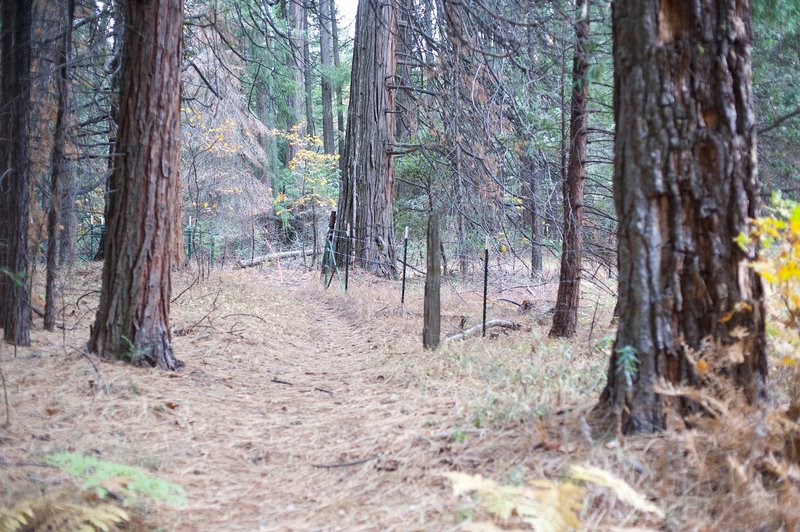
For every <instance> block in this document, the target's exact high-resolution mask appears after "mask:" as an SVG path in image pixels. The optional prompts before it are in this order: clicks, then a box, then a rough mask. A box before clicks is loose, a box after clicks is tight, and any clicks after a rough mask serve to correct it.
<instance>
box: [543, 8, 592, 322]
mask: <svg viewBox="0 0 800 532" xmlns="http://www.w3.org/2000/svg"><path fill="white" fill-rule="evenodd" d="M575 7H576V8H577V20H576V22H575V51H574V56H573V60H572V100H571V102H570V118H569V139H570V141H569V166H568V167H567V176H566V180H565V181H564V182H563V184H562V187H563V197H564V229H563V234H564V237H563V239H562V241H561V242H562V243H561V272H560V275H559V281H558V297H557V299H556V309H555V313H554V314H553V326H552V327H551V328H550V336H551V337H558V338H571V337H573V336H575V332H576V330H577V327H578V306H579V304H580V298H581V292H580V288H581V259H582V255H583V249H582V248H583V187H584V183H585V181H586V167H585V159H586V133H587V131H586V130H587V127H588V124H589V115H588V112H587V102H588V100H589V80H588V79H587V76H586V74H587V72H588V71H589V51H588V48H587V47H588V44H589V0H578V1H577V2H576V4H575Z"/></svg>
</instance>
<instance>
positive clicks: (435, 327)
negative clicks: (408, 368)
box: [422, 214, 442, 349]
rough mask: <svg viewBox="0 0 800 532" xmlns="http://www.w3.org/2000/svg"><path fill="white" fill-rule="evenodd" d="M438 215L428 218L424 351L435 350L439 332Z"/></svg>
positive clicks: (440, 317)
mask: <svg viewBox="0 0 800 532" xmlns="http://www.w3.org/2000/svg"><path fill="white" fill-rule="evenodd" d="M439 244H440V240H439V215H438V214H431V215H430V216H429V217H428V268H427V273H426V275H425V306H424V318H423V326H422V345H423V346H424V347H425V349H436V347H437V346H438V345H439V336H440V331H441V325H442V324H441V321H442V316H441V302H440V299H439V284H440V282H441V276H442V261H441V257H440V255H439Z"/></svg>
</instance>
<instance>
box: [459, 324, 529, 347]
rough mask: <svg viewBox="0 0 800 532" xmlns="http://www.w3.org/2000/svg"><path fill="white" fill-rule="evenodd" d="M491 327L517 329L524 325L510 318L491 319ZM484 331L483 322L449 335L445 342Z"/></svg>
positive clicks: (488, 326) (489, 326)
mask: <svg viewBox="0 0 800 532" xmlns="http://www.w3.org/2000/svg"><path fill="white" fill-rule="evenodd" d="M491 327H500V328H503V329H511V330H512V331H517V330H519V329H521V328H522V325H520V324H519V323H514V322H513V321H508V320H489V321H487V322H486V328H487V329H489V328H491ZM482 331H483V324H481V323H479V324H478V325H475V326H474V327H470V328H469V329H467V330H466V331H464V332H460V333H458V334H453V335H451V336H447V337H446V338H445V339H444V341H445V342H453V341H455V340H463V339H464V338H466V337H467V336H470V335H473V334H476V333H479V332H482Z"/></svg>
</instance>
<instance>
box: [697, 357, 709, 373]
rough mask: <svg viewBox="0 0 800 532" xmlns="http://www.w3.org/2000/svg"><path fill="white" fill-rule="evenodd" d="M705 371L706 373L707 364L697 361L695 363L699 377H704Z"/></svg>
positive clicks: (703, 361)
mask: <svg viewBox="0 0 800 532" xmlns="http://www.w3.org/2000/svg"><path fill="white" fill-rule="evenodd" d="M707 371H708V362H706V361H705V360H698V361H697V372H698V373H699V374H700V375H705V374H706V372H707Z"/></svg>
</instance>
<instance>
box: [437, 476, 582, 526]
mask: <svg viewBox="0 0 800 532" xmlns="http://www.w3.org/2000/svg"><path fill="white" fill-rule="evenodd" d="M444 476H445V477H447V478H448V479H450V481H451V482H452V483H453V493H455V494H456V495H461V494H463V493H469V492H472V491H474V492H476V493H478V495H479V496H480V497H481V498H482V499H483V501H484V502H485V506H486V509H487V510H489V511H490V512H491V513H493V514H494V515H496V516H497V517H499V518H501V519H503V520H507V519H509V518H510V517H511V516H512V515H515V514H516V515H518V516H519V517H520V518H521V519H522V520H523V521H524V522H525V523H527V524H529V525H531V526H532V527H533V529H534V530H536V531H537V532H561V531H563V530H568V529H569V528H578V527H580V524H581V521H580V518H579V517H578V512H580V511H581V509H582V508H583V495H584V493H585V491H586V490H584V488H582V487H580V486H576V485H575V484H571V483H559V482H550V481H548V480H536V481H533V482H531V483H530V484H529V486H504V485H502V484H499V483H497V482H495V481H493V480H491V479H488V478H484V477H482V476H481V475H467V474H465V473H444Z"/></svg>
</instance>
